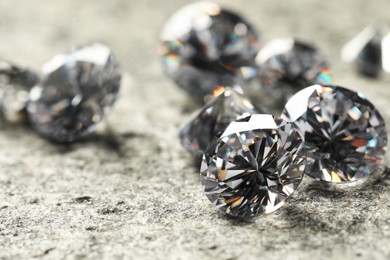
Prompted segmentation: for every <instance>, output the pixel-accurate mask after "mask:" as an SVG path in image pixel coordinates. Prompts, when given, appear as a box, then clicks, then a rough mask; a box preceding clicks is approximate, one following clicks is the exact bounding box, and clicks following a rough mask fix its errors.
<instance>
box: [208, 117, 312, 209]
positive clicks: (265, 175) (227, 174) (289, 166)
mask: <svg viewBox="0 0 390 260" xmlns="http://www.w3.org/2000/svg"><path fill="white" fill-rule="evenodd" d="M304 155H305V154H304V146H303V140H302V136H301V135H300V133H299V132H298V131H297V130H295V128H294V127H293V125H292V124H291V123H288V122H286V121H284V120H282V119H280V118H277V117H273V116H271V115H261V114H256V115H251V116H249V117H246V118H243V119H239V120H237V121H235V122H233V123H231V124H230V125H229V126H228V127H227V129H226V130H225V132H224V133H223V134H222V136H221V137H220V138H219V139H218V140H217V141H216V142H215V143H213V144H212V145H211V146H210V147H209V148H208V149H207V151H206V152H205V155H204V156H203V162H202V166H201V180H202V184H203V186H204V189H205V192H206V196H207V197H208V199H209V200H210V201H211V203H212V205H213V206H216V207H218V208H220V209H221V210H223V211H225V212H226V213H228V214H230V215H233V216H237V217H253V216H257V215H261V214H268V213H271V212H273V211H275V210H277V209H278V208H279V207H281V206H283V205H284V203H285V200H286V199H287V198H288V197H289V196H290V195H291V194H292V193H293V192H294V191H295V190H296V189H297V187H298V185H299V184H300V182H301V180H302V177H303V171H304V165H305V156H304Z"/></svg>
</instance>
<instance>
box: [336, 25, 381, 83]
mask: <svg viewBox="0 0 390 260" xmlns="http://www.w3.org/2000/svg"><path fill="white" fill-rule="evenodd" d="M381 39H382V34H381V33H380V32H379V31H378V30H377V29H375V28H374V27H373V26H367V27H366V28H365V29H364V30H363V31H361V32H360V33H359V34H358V35H356V36H355V37H354V38H352V39H351V40H350V41H349V42H348V43H347V44H345V46H344V47H343V48H342V50H341V57H342V59H343V60H344V61H346V62H349V63H353V64H354V65H355V66H356V68H357V70H358V71H359V72H360V73H361V74H363V75H365V76H369V77H377V76H379V74H380V72H381V71H382V48H381Z"/></svg>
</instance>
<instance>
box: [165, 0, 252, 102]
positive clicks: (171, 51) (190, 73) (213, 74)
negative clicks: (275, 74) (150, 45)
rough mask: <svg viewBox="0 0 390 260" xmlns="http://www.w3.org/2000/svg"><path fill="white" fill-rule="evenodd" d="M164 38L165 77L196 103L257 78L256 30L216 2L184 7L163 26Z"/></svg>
mask: <svg viewBox="0 0 390 260" xmlns="http://www.w3.org/2000/svg"><path fill="white" fill-rule="evenodd" d="M161 40H162V46H161V55H162V61H163V67H164V70H165V73H166V74H167V75H168V76H169V77H171V78H172V79H173V80H174V81H175V82H176V83H177V84H178V85H179V86H180V87H181V88H183V89H184V90H185V91H187V92H188V93H189V94H190V95H191V96H193V97H195V98H196V99H198V100H203V98H204V97H205V96H206V95H209V94H212V92H213V90H214V88H215V87H217V86H219V85H230V86H231V85H233V84H235V83H237V82H241V81H245V80H248V79H251V78H253V77H254V76H255V75H256V68H255V66H254V58H255V55H256V53H257V50H258V48H259V41H258V37H257V35H256V33H255V32H254V29H253V28H252V26H251V25H250V24H249V23H248V22H246V21H245V20H244V19H243V18H241V17H240V16H238V15H237V14H235V13H232V12H230V11H227V10H224V9H221V7H220V6H219V5H218V4H215V3H211V2H199V3H194V4H190V5H188V6H186V7H184V8H182V9H180V10H179V11H178V12H176V13H175V14H174V15H172V17H171V18H170V19H169V20H168V22H167V23H166V24H165V26H164V28H163V31H162V34H161ZM241 83H242V82H241Z"/></svg>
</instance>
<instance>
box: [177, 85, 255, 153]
mask: <svg viewBox="0 0 390 260" xmlns="http://www.w3.org/2000/svg"><path fill="white" fill-rule="evenodd" d="M236 89H238V88H236ZM216 90H218V91H216V94H217V95H216V97H214V98H213V99H212V100H210V101H209V102H208V103H207V104H206V105H205V106H204V107H202V108H201V109H199V110H198V111H195V112H194V113H193V115H192V116H191V117H190V119H189V121H188V122H186V123H185V124H184V125H183V126H182V127H181V130H180V140H181V143H182V145H183V147H184V148H185V149H186V150H187V151H189V152H190V153H192V154H193V155H195V156H202V155H203V153H204V151H205V150H206V148H207V146H209V145H210V143H211V142H212V141H213V140H215V139H217V138H218V137H219V135H220V134H222V132H223V131H224V130H225V128H226V127H227V126H228V125H229V124H230V123H231V122H232V121H234V120H236V119H238V118H241V117H245V116H248V115H251V114H255V113H259V112H260V109H259V108H255V107H254V105H253V104H252V103H251V102H250V101H249V99H247V98H246V97H244V96H243V95H241V94H240V93H239V92H238V91H237V90H235V89H234V88H229V87H220V88H218V89H216Z"/></svg>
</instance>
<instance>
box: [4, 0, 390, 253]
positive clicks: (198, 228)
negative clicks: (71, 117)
mask: <svg viewBox="0 0 390 260" xmlns="http://www.w3.org/2000/svg"><path fill="white" fill-rule="evenodd" d="M187 2H189V1H179V0H171V1H168V0H161V1H151V0H131V1H128V0H117V1H112V0H107V1H92V0H86V1H76V0H72V1H70V0H69V1H48V0H30V1H23V0H1V1H0V39H1V44H0V56H1V57H2V58H4V59H8V60H11V61H13V62H15V63H18V64H20V65H25V66H31V67H33V68H36V69H38V68H39V66H40V65H41V64H42V63H43V62H45V61H47V60H49V59H50V58H51V57H52V56H54V55H55V54H57V53H62V52H64V51H65V50H67V49H68V48H69V47H70V46H71V45H73V44H76V43H83V42H91V41H101V42H103V43H105V44H107V45H109V46H110V47H111V48H112V49H113V50H114V51H115V52H116V54H117V57H118V59H119V61H120V62H121V63H122V65H123V68H124V70H125V71H126V72H127V74H126V75H125V77H124V84H123V88H122V90H121V93H120V94H121V97H120V100H119V102H118V103H117V105H116V106H115V109H114V111H113V113H112V115H111V117H110V118H109V120H108V125H109V126H110V129H111V130H110V131H106V132H101V133H99V134H96V135H95V136H93V137H90V138H88V139H86V140H85V141H82V142H80V143H77V144H73V145H68V146H59V145H54V144H51V143H49V142H47V141H45V140H43V139H41V138H40V137H38V135H36V134H35V133H34V132H32V131H31V129H30V128H29V127H27V126H19V125H4V126H3V128H2V129H1V132H0V147H1V149H0V258H1V259H30V258H43V259H84V258H86V259H99V258H103V259H121V258H125V259H261V258H268V259H389V258H390V247H389V244H390V191H389V187H390V177H388V176H389V174H387V175H386V176H385V177H384V178H383V179H382V180H381V181H379V182H376V183H375V184H373V185H370V186H367V187H365V188H363V189H354V190H350V191H337V192H331V191H323V190H321V189H318V188H316V187H315V185H314V184H312V183H311V182H310V181H309V180H305V185H304V186H303V187H301V188H300V189H299V191H298V192H297V193H296V194H295V196H294V197H293V198H292V200H290V201H289V203H288V205H287V206H286V207H284V208H283V209H281V210H280V211H278V212H276V213H275V214H272V215H269V216H267V217H263V218H260V219H257V220H256V221H253V222H250V223H245V222H239V221H236V220H233V219H230V218H227V217H226V216H224V215H222V214H220V213H219V212H218V211H216V210H215V209H214V208H212V207H211V206H209V203H208V201H207V198H206V197H205V196H204V195H203V194H202V188H201V185H200V184H199V178H198V175H197V173H196V172H197V169H196V168H195V167H194V166H193V165H194V163H193V162H192V160H191V157H190V156H189V155H187V154H186V153H185V152H184V150H183V149H182V148H181V146H180V142H179V139H178V137H177V133H178V126H179V125H180V123H182V122H184V120H185V119H186V118H187V117H188V115H189V114H190V112H191V111H192V110H193V109H194V107H195V106H192V107H191V106H189V105H187V103H188V98H187V97H186V95H185V94H184V93H182V92H180V91H178V88H177V87H176V86H174V85H173V84H172V82H171V81H170V80H169V79H166V78H165V77H164V76H163V75H162V72H161V68H160V64H159V60H158V58H157V55H156V46H157V43H158V34H159V31H160V29H161V27H162V24H163V22H164V21H165V20H166V19H167V17H168V15H170V14H171V13H173V12H174V11H175V10H176V9H177V8H179V7H181V6H183V5H184V4H186V3H187ZM220 2H221V3H222V4H225V5H226V6H228V7H231V8H234V9H236V10H238V11H239V12H240V13H242V14H243V15H245V16H246V17H248V19H249V20H250V21H252V23H253V24H254V25H255V26H257V27H258V28H260V29H261V30H262V32H263V38H264V39H266V41H269V40H271V39H273V38H277V37H278V38H279V37H286V36H289V35H290V34H293V35H294V36H296V37H298V38H302V39H304V40H308V41H310V42H312V43H313V44H315V45H316V46H318V47H319V48H320V49H321V50H322V52H323V53H324V54H325V55H327V56H328V57H329V60H330V61H331V62H332V64H333V68H334V71H335V72H334V82H335V83H337V84H341V85H345V86H347V87H350V88H352V89H354V90H361V91H363V92H364V93H365V94H366V96H367V97H368V98H369V99H370V100H371V101H372V102H373V103H374V104H375V105H376V106H377V107H378V109H379V110H380V111H381V112H382V114H383V116H384V117H385V119H386V121H387V123H388V124H390V110H389V100H390V89H389V87H390V86H389V85H390V76H388V75H387V76H384V77H383V78H382V79H381V80H380V81H379V80H378V81H376V80H368V79H364V78H361V77H360V76H358V75H357V74H356V73H355V72H354V71H353V69H352V67H351V66H349V65H348V64H344V63H342V62H341V61H340V58H339V50H340V48H341V46H342V45H343V44H344V43H345V42H347V41H348V40H349V39H350V38H351V37H353V36H354V35H356V33H357V32H359V31H360V30H361V29H362V28H364V27H365V26H366V25H367V24H368V23H371V22H389V16H388V10H390V2H389V1H387V0H382V1H379V0H372V1H366V0H342V1H313V0H291V1H271V0H269V1H266V0H242V1H234V0H226V1H220ZM387 158H389V155H388V156H387Z"/></svg>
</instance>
